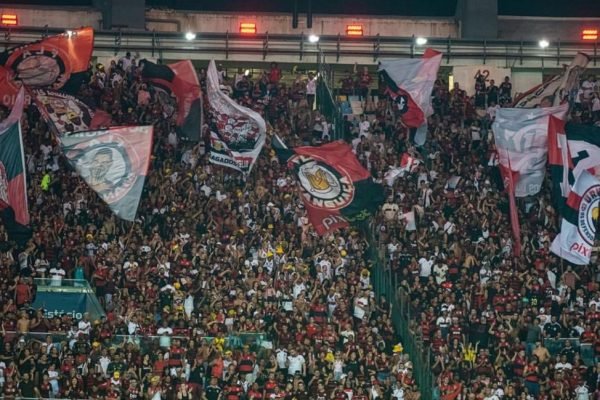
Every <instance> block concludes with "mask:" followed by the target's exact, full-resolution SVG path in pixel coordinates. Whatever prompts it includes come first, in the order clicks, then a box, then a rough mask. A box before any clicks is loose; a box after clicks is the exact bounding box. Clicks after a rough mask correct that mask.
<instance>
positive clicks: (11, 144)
mask: <svg viewBox="0 0 600 400" xmlns="http://www.w3.org/2000/svg"><path fill="white" fill-rule="evenodd" d="M24 104H25V90H24V89H23V88H21V89H20V90H19V94H18V95H17V97H16V99H15V104H14V107H13V108H12V110H11V112H10V115H9V116H8V118H6V119H5V120H4V121H2V122H0V209H5V208H8V207H10V208H12V210H13V212H14V221H16V222H17V223H18V224H20V225H29V208H28V207H27V180H26V178H25V155H24V154H23V136H22V134H21V116H22V115H23V107H24Z"/></svg>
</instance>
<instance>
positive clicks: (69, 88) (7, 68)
mask: <svg viewBox="0 0 600 400" xmlns="http://www.w3.org/2000/svg"><path fill="white" fill-rule="evenodd" d="M93 47H94V30H93V29H92V28H81V29H77V30H73V31H69V33H63V34H60V35H56V36H51V37H48V38H45V39H43V40H39V41H37V42H33V43H29V44H25V45H22V46H19V47H15V48H12V49H8V50H7V51H5V52H4V53H1V54H0V93H1V94H2V96H0V101H1V102H2V104H4V105H5V106H7V107H11V106H12V105H13V104H14V102H15V99H16V96H17V94H18V93H19V88H20V87H21V85H25V86H27V87H28V88H50V89H55V90H58V89H61V90H63V91H66V92H70V93H76V92H77V91H78V90H79V88H80V87H81V84H82V83H83V82H84V81H85V79H86V78H87V70H88V67H89V63H90V58H91V56H92V50H93Z"/></svg>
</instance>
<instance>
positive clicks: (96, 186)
mask: <svg viewBox="0 0 600 400" xmlns="http://www.w3.org/2000/svg"><path fill="white" fill-rule="evenodd" d="M152 130H153V127H152V126H125V127H114V128H110V129H104V130H97V131H88V132H78V133H73V134H70V135H66V136H64V137H63V138H62V139H61V147H62V151H63V154H64V155H65V157H66V158H67V160H69V163H70V164H71V165H72V166H73V167H74V168H75V170H76V171H77V173H78V174H79V176H81V178H83V180H85V182H86V183H87V184H88V186H89V187H90V188H91V189H92V190H94V191H95V192H96V193H97V194H98V196H100V198H101V199H102V200H104V202H105V203H106V204H108V206H109V207H110V209H111V210H112V211H113V212H114V213H115V214H116V215H117V216H118V217H120V218H122V219H125V220H128V221H133V220H134V219H135V214H136V212H137V208H138V204H139V202H140V198H141V195H142V189H143V187H144V180H145V178H146V174H147V172H148V167H149V165H150V156H151V153H152Z"/></svg>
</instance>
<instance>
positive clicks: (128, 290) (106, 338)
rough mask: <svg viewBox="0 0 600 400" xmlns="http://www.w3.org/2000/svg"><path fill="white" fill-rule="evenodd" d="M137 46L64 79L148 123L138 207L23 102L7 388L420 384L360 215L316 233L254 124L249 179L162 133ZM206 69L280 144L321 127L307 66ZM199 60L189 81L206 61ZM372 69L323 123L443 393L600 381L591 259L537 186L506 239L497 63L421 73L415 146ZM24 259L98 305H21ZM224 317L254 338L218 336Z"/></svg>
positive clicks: (466, 394) (252, 392) (8, 284)
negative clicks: (73, 311) (77, 308)
mask: <svg viewBox="0 0 600 400" xmlns="http://www.w3.org/2000/svg"><path fill="white" fill-rule="evenodd" d="M136 65H137V60H136V59H135V57H132V56H131V55H127V56H125V57H123V58H121V59H120V60H118V61H115V62H114V63H112V64H111V65H110V66H102V65H96V66H94V67H93V68H91V69H90V80H89V83H87V84H85V85H83V86H82V88H81V90H80V93H79V94H78V97H80V98H81V99H83V100H84V101H85V102H86V103H87V104H89V105H90V106H93V107H99V108H102V109H104V110H105V111H107V112H109V113H110V114H111V115H112V117H113V120H114V122H115V124H119V125H120V124H153V125H154V126H155V141H154V143H155V144H154V149H153V159H152V165H151V169H150V171H149V174H148V177H147V179H146V185H145V189H144V195H143V199H142V202H141V205H140V208H139V210H138V214H137V215H138V219H137V220H136V222H135V223H133V224H131V223H127V222H123V221H121V220H119V219H118V218H116V217H115V216H114V215H113V214H112V213H111V212H110V210H109V209H108V208H107V207H106V206H105V205H104V204H102V202H101V201H100V200H99V198H98V197H97V195H96V194H95V193H94V192H92V191H91V190H90V189H89V188H88V187H87V186H86V185H85V183H84V182H83V181H82V180H81V179H80V178H79V177H78V176H77V175H76V173H74V171H73V170H72V169H71V168H70V167H69V166H68V165H67V163H66V162H65V160H64V158H62V157H61V155H60V151H59V147H58V146H57V143H56V141H55V140H54V138H53V137H52V136H51V134H50V132H49V130H48V128H47V127H46V125H45V124H44V122H43V120H42V119H41V118H40V116H39V113H38V112H37V111H36V109H35V108H33V107H29V108H28V109H27V111H26V116H25V117H24V120H23V123H22V124H23V127H22V130H23V137H24V141H25V146H26V150H25V153H26V157H27V162H26V168H27V174H28V182H29V186H28V187H29V205H30V213H31V218H32V227H33V238H32V240H30V241H29V243H27V245H25V246H17V245H15V244H14V243H12V242H10V241H9V238H8V236H7V234H6V232H5V230H4V228H3V227H2V226H1V225H0V240H1V246H2V247H1V250H2V253H1V254H0V279H1V285H2V289H3V290H2V291H0V297H1V299H2V302H1V303H0V304H2V309H1V310H0V312H1V314H0V320H1V322H2V332H1V333H2V343H0V344H1V346H0V386H1V387H2V390H1V392H2V393H3V395H4V398H6V399H13V398H17V397H19V396H22V397H26V398H68V399H80V398H86V399H121V398H126V399H142V398H143V399H151V400H157V399H207V400H216V399H221V400H223V399H227V400H236V399H248V400H250V399H252V400H256V399H289V400H292V399H296V400H302V399H310V400H323V399H354V400H364V399H373V400H374V399H396V400H404V399H406V400H411V399H418V398H419V397H420V394H419V390H418V388H417V386H416V382H415V379H414V377H413V372H412V369H413V364H412V362H411V360H410V359H409V358H408V356H407V355H406V354H405V352H404V351H403V347H402V344H401V341H400V339H399V338H398V337H397V335H396V334H395V331H394V327H393V324H392V322H391V318H390V316H391V314H392V313H393V312H395V311H394V309H393V308H392V306H391V304H392V303H393V302H390V301H388V300H387V299H385V298H383V297H381V298H377V297H376V295H375V293H374V291H373V287H372V282H371V276H370V274H371V269H372V268H373V266H372V265H371V263H370V262H369V257H368V250H369V249H368V246H369V244H368V241H367V240H366V239H367V238H366V237H365V236H364V234H362V233H361V232H359V231H358V230H357V229H354V228H353V229H347V230H342V231H338V232H336V233H334V234H331V235H327V236H324V237H320V236H318V235H316V233H315V232H314V230H313V229H312V227H311V225H310V224H309V222H308V219H307V216H306V211H305V210H304V208H303V206H302V202H301V200H300V198H299V196H298V195H297V193H296V191H295V184H294V181H293V178H292V176H291V174H290V172H289V171H287V168H286V166H285V165H281V164H279V162H278V160H277V157H276V156H275V154H274V152H273V150H272V149H271V148H270V145H269V143H267V145H266V146H265V149H264V150H263V152H262V155H261V157H260V158H259V159H258V161H257V165H256V166H255V167H254V169H253V172H252V173H251V174H250V175H249V177H248V178H247V179H246V180H244V179H243V177H242V176H241V175H240V174H238V173H237V172H235V171H233V170H230V169H226V168H222V167H219V166H215V165H212V164H210V163H209V162H208V158H207V151H208V149H209V141H208V137H206V136H205V140H203V141H201V142H200V143H190V142H187V141H185V140H183V139H182V138H180V137H178V136H177V134H176V129H175V125H174V112H173V111H174V110H173V104H172V103H171V102H168V101H167V100H168V99H165V98H164V97H161V96H160V95H159V93H158V92H155V90H154V88H153V87H152V86H151V85H149V84H146V83H145V82H143V81H142V79H141V77H140V74H139V70H138V68H137V66H136ZM218 69H219V76H220V79H221V83H222V88H223V90H225V91H227V92H228V93H230V94H231V96H232V97H234V98H235V99H236V100H237V101H238V102H240V104H243V105H245V106H248V107H250V108H252V109H254V110H256V111H258V112H260V113H261V114H263V115H264V116H265V119H266V120H267V122H268V125H269V132H270V133H272V132H276V133H277V134H278V135H280V136H281V137H282V138H283V139H284V140H285V141H286V142H287V143H288V144H289V145H291V146H295V145H302V144H318V143H319V142H322V141H326V140H329V139H330V138H331V137H334V135H333V132H332V129H333V127H332V126H331V124H330V123H329V122H328V120H327V118H325V117H324V116H322V115H320V114H319V113H318V112H317V111H313V104H314V101H315V94H316V78H315V76H314V75H313V74H308V77H307V78H306V77H304V76H303V75H300V74H293V75H292V76H291V77H290V78H289V79H288V80H287V81H288V83H283V81H284V80H283V79H282V78H283V76H284V73H283V72H282V70H281V69H280V68H279V67H278V66H277V64H275V63H273V64H272V65H271V68H270V69H269V70H268V71H265V72H264V73H262V74H260V76H251V75H250V74H249V73H247V72H245V71H243V70H240V71H239V72H238V73H237V74H234V76H228V74H227V73H226V71H225V69H224V68H223V67H222V66H219V68H218ZM199 77H200V81H201V84H202V85H203V86H205V79H206V73H205V71H204V70H200V71H199ZM588 81H589V82H594V79H593V78H591V77H590V78H589V79H585V80H584V83H583V84H582V86H581V88H582V89H581V91H580V93H577V95H576V96H574V103H577V104H578V105H576V106H575V107H574V108H573V109H574V110H575V111H574V113H573V115H572V117H573V118H574V119H575V120H579V121H581V122H585V123H594V122H597V121H598V118H599V117H600V115H599V113H598V111H600V102H599V101H598V100H597V99H598V90H597V86H596V85H595V84H592V86H591V90H588V88H587V86H589V84H587V83H585V82H588ZM373 83H374V79H372V78H371V76H370V75H369V71H368V69H366V68H365V69H364V70H362V71H360V72H358V71H355V74H349V75H348V76H347V77H345V78H344V80H343V81H342V82H341V88H340V93H341V94H343V95H359V96H360V98H361V99H362V101H363V102H364V107H363V109H364V112H365V114H364V115H363V116H361V117H360V118H353V117H349V118H346V120H345V125H344V127H343V132H336V135H338V136H342V137H343V138H344V139H345V140H347V141H348V142H349V143H351V144H352V146H353V148H354V151H355V153H356V155H357V157H358V158H359V160H360V161H361V162H362V163H363V164H364V165H365V167H367V168H368V169H369V171H371V173H372V175H373V176H374V178H375V179H376V180H377V181H379V182H381V183H382V184H385V185H386V188H387V191H388V198H387V201H386V203H385V204H384V205H383V207H382V209H381V212H380V213H379V214H378V215H377V216H376V217H375V218H374V219H373V221H372V225H373V227H374V231H375V241H376V242H377V243H379V244H380V245H381V248H382V249H383V251H382V253H383V254H384V257H385V264H386V266H387V267H388V268H389V269H391V271H392V272H393V274H394V277H395V279H396V280H397V282H398V285H399V287H400V289H401V290H400V291H399V292H401V293H405V294H406V295H407V296H408V299H409V301H410V308H411V315H412V316H413V319H412V321H411V326H410V329H411V332H412V333H413V335H414V336H415V337H418V338H419V340H421V341H422V343H423V345H424V346H423V348H424V349H429V350H430V351H431V354H432V372H433V373H434V374H435V375H436V377H437V394H438V396H439V398H440V399H442V400H454V399H460V400H464V399H483V400H494V399H508V400H510V399H516V398H523V399H527V398H538V399H569V398H574V399H575V398H576V399H584V398H586V399H587V398H588V397H586V396H588V394H589V395H592V394H593V396H594V398H597V397H598V395H599V393H600V390H598V379H599V370H598V369H597V367H596V363H595V351H596V349H598V350H600V332H598V327H599V326H598V322H599V321H600V311H598V310H597V309H596V307H599V306H600V291H599V286H598V283H597V282H598V278H600V275H598V273H597V270H596V267H595V263H593V264H592V265H591V266H589V267H578V268H577V269H573V268H571V267H569V266H567V265H565V264H563V263H562V262H561V261H560V260H558V259H557V258H555V257H553V256H552V255H551V254H550V253H549V250H548V249H549V244H550V243H551V240H552V238H553V236H554V235H555V234H556V232H557V230H558V226H557V223H558V219H557V214H556V211H555V210H554V209H553V207H552V201H551V199H550V196H549V190H547V189H544V190H543V191H542V193H540V194H539V195H538V196H536V197H535V198H527V199H522V200H520V203H519V206H520V207H519V208H520V216H521V221H522V227H521V231H522V234H523V240H522V242H523V250H522V256H521V257H519V258H516V257H513V255H512V254H513V252H512V247H513V241H512V238H511V234H510V232H511V230H510V225H509V220H508V218H507V209H508V201H507V199H506V197H505V195H504V194H503V188H502V183H501V180H500V178H499V173H498V170H497V167H496V166H495V165H494V162H493V161H490V160H493V150H494V145H493V138H492V134H491V130H490V123H491V122H492V120H493V118H494V116H495V112H496V110H497V108H498V107H500V105H507V104H510V102H511V96H512V93H511V92H512V87H511V85H510V80H509V79H505V80H504V82H503V83H502V84H501V85H500V86H499V87H496V86H495V85H494V83H493V82H485V80H483V81H481V79H479V80H478V82H477V84H476V93H473V95H472V96H468V95H467V94H466V93H465V92H464V91H463V90H461V89H460V86H459V84H458V83H457V84H455V86H454V89H453V90H448V89H447V88H448V86H447V84H446V83H445V82H444V81H443V80H441V79H440V80H439V81H438V82H436V85H435V88H434V92H433V106H434V109H435V115H434V116H433V117H432V118H431V119H430V124H429V126H430V135H429V138H428V141H427V143H426V144H425V146H424V147H423V148H420V149H416V148H414V147H413V146H412V145H411V144H410V139H409V137H410V133H409V131H408V130H407V129H406V127H405V126H404V125H403V124H402V122H401V121H400V119H399V118H398V116H397V115H395V112H394V109H393V107H392V104H391V103H390V102H389V101H388V100H386V99H385V98H383V97H377V96H375V97H373V96H372V94H373V91H372V90H371V88H372V87H373ZM167 103H168V104H167ZM204 104H205V107H207V106H208V102H207V101H205V102H204ZM596 108H598V109H596ZM206 133H208V132H207V131H206V130H205V134H206ZM405 153H407V154H409V155H410V156H411V157H413V158H414V159H416V160H419V161H420V163H419V165H418V166H417V167H415V168H414V170H412V171H411V172H409V173H407V174H406V175H405V176H403V177H401V178H398V179H396V180H395V182H393V184H392V185H391V186H390V185H388V184H387V182H386V180H385V179H384V177H385V173H386V172H387V171H388V169H390V168H391V167H396V166H398V165H399V163H400V160H401V158H402V155H403V154H405ZM545 187H549V185H546V186H545ZM407 213H408V214H410V213H414V215H415V219H416V226H415V227H414V229H413V227H412V225H411V223H409V221H408V219H407ZM39 277H43V278H51V282H55V283H56V282H58V283H60V281H61V279H63V278H85V279H87V280H88V281H89V282H90V284H91V285H92V286H93V287H94V289H95V291H96V293H97V296H98V298H99V300H100V302H101V304H102V306H103V307H104V309H105V310H106V318H101V319H97V320H93V319H91V318H90V317H89V316H87V315H85V316H84V317H83V318H81V319H79V320H74V319H73V318H72V317H71V316H69V315H64V316H54V317H49V316H47V315H45V314H44V311H43V310H33V309H31V306H30V305H31V302H32V301H33V299H34V298H35V295H36V293H35V292H36V285H35V284H34V281H33V279H32V278H39ZM240 332H251V333H255V335H249V336H251V337H252V338H254V339H252V340H244V341H242V343H235V341H233V340H232V339H231V338H232V337H234V336H236V335H237V336H241V337H244V336H243V335H241V334H240ZM46 334H47V335H46ZM562 338H565V339H566V338H569V340H563V341H560V340H559V339H562ZM550 343H552V344H553V346H554V347H552V348H551V347H550ZM550 350H551V351H550ZM586 350H587V353H586Z"/></svg>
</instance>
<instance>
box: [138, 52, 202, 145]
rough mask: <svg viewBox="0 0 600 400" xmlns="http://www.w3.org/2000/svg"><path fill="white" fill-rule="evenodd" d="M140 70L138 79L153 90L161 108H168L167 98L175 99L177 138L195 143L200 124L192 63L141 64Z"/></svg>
mask: <svg viewBox="0 0 600 400" xmlns="http://www.w3.org/2000/svg"><path fill="white" fill-rule="evenodd" d="M140 66H141V68H142V77H143V78H144V79H146V80H148V81H150V82H151V83H152V85H153V86H154V88H155V89H156V90H157V92H158V97H159V98H160V100H161V102H162V103H163V108H167V109H168V108H170V107H171V105H170V100H171V95H173V96H175V98H176V99H177V127H178V128H179V131H180V134H181V136H183V137H187V138H188V139H190V140H193V141H195V142H197V141H199V140H200V137H201V136H202V135H201V134H202V124H203V122H202V115H203V113H202V92H201V90H200V82H198V75H197V74H196V70H195V69H194V65H193V64H192V62H191V61H190V60H186V61H179V62H176V63H175V64H169V65H161V64H154V63H153V62H151V61H148V60H141V61H140ZM168 113H169V112H167V114H168Z"/></svg>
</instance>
